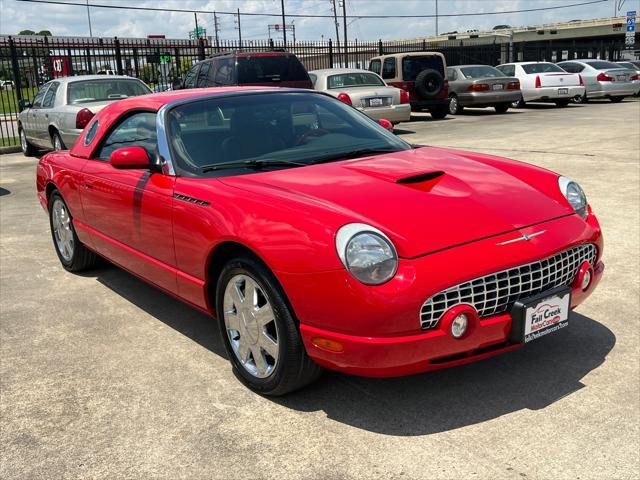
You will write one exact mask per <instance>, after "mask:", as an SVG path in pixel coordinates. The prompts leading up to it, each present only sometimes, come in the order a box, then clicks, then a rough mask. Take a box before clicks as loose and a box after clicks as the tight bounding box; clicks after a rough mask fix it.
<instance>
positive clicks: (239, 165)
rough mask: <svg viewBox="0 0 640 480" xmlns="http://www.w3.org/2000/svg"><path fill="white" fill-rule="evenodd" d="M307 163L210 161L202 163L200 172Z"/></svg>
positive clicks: (303, 164)
mask: <svg viewBox="0 0 640 480" xmlns="http://www.w3.org/2000/svg"><path fill="white" fill-rule="evenodd" d="M307 165H308V163H302V162H293V161H290V160H238V161H233V162H225V163H212V164H211V165H203V166H202V167H200V171H201V172H202V173H207V172H213V171H216V170H225V169H229V168H252V169H260V168H265V167H272V166H275V167H282V166H285V167H291V166H294V167H306V166H307Z"/></svg>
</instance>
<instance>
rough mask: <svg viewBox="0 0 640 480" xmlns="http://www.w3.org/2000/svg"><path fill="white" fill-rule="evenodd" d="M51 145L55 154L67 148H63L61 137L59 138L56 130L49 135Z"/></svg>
mask: <svg viewBox="0 0 640 480" xmlns="http://www.w3.org/2000/svg"><path fill="white" fill-rule="evenodd" d="M51 145H52V146H53V149H54V150H55V151H56V152H59V151H60V150H66V149H67V147H65V145H64V141H63V140H62V137H61V136H60V132H58V131H57V130H54V131H53V133H52V134H51Z"/></svg>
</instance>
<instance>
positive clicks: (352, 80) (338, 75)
mask: <svg viewBox="0 0 640 480" xmlns="http://www.w3.org/2000/svg"><path fill="white" fill-rule="evenodd" d="M309 77H310V78H311V81H312V82H313V85H314V87H315V89H316V90H320V91H323V92H326V93H328V94H330V95H333V96H334V97H337V98H338V99H339V100H342V101H343V102H345V103H348V104H349V105H352V106H353V107H355V108H357V109H358V110H360V111H361V112H363V113H365V114H366V115H368V116H369V117H371V118H372V119H374V120H380V119H382V118H384V119H387V120H389V121H390V122H391V123H393V124H394V125H395V124H397V123H400V122H408V121H409V120H410V119H411V105H409V94H408V93H407V92H406V91H404V90H401V89H399V88H396V87H389V86H387V84H386V83H384V80H382V78H380V76H378V75H377V74H375V73H373V72H370V71H368V70H357V69H352V68H331V69H325V70H313V71H311V72H309Z"/></svg>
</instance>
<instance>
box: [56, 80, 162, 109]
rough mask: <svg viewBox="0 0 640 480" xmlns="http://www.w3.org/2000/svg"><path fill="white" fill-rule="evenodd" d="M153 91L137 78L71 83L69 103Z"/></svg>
mask: <svg viewBox="0 0 640 480" xmlns="http://www.w3.org/2000/svg"><path fill="white" fill-rule="evenodd" d="M147 93H151V90H149V88H148V87H147V86H146V85H145V84H144V83H142V82H141V81H139V80H135V79H131V80H128V79H121V80H116V79H106V78H105V79H104V80H102V79H100V80H84V81H78V82H71V83H69V87H68V90H67V97H68V99H69V100H68V102H69V103H88V102H98V101H106V100H118V99H119V98H128V97H137V96H138V95H145V94H147Z"/></svg>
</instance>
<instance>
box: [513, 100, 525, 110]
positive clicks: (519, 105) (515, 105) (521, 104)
mask: <svg viewBox="0 0 640 480" xmlns="http://www.w3.org/2000/svg"><path fill="white" fill-rule="evenodd" d="M525 105H526V103H525V101H524V99H523V98H522V97H520V100H516V101H515V102H511V107H513V108H524V107H525Z"/></svg>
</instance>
